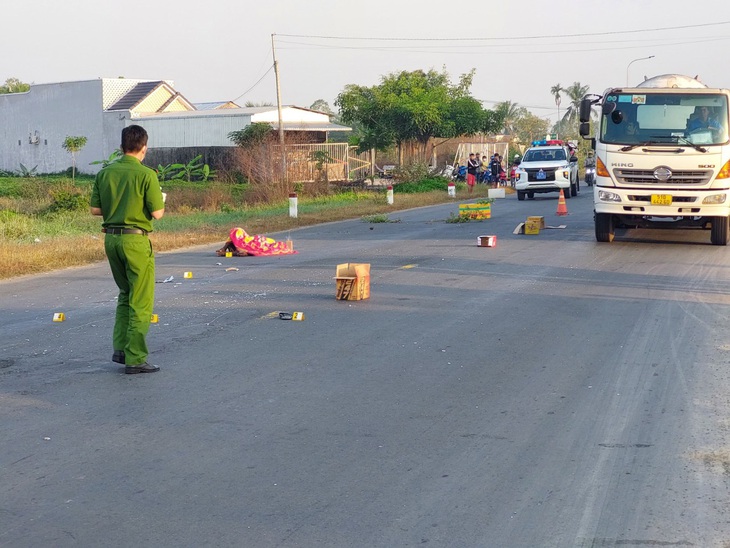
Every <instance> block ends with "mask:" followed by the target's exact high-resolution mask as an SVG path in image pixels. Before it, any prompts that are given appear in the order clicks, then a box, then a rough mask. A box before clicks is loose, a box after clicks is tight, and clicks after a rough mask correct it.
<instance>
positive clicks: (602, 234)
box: [595, 213, 727, 242]
mask: <svg viewBox="0 0 730 548" xmlns="http://www.w3.org/2000/svg"><path fill="white" fill-rule="evenodd" d="M726 220H727V219H726ZM595 223H596V241H597V242H612V241H613V228H614V227H613V215H611V214H609V213H596V219H595Z"/></svg>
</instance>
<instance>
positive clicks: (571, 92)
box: [562, 82, 590, 127]
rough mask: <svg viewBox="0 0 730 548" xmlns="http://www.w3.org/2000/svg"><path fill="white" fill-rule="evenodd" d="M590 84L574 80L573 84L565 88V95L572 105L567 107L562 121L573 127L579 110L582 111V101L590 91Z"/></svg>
mask: <svg viewBox="0 0 730 548" xmlns="http://www.w3.org/2000/svg"><path fill="white" fill-rule="evenodd" d="M589 88H590V86H582V85H581V84H580V82H573V84H572V85H570V86H568V87H567V88H565V89H564V90H563V91H564V92H565V95H567V96H568V99H570V105H568V108H567V109H565V116H563V121H562V123H563V124H565V123H567V124H568V125H569V127H573V126H574V125H575V124H576V121H577V120H578V112H580V102H581V100H582V99H583V97H584V96H585V94H586V93H588V89H589Z"/></svg>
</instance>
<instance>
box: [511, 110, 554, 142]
mask: <svg viewBox="0 0 730 548" xmlns="http://www.w3.org/2000/svg"><path fill="white" fill-rule="evenodd" d="M548 128H549V122H548V121H547V120H546V119H545V118H540V117H539V116H535V115H534V114H532V113H531V112H525V114H524V116H522V117H520V118H519V120H517V122H515V134H516V135H517V137H518V138H519V140H520V142H522V143H528V144H529V143H532V141H535V140H537V139H542V138H544V137H545V134H546V133H547V132H548Z"/></svg>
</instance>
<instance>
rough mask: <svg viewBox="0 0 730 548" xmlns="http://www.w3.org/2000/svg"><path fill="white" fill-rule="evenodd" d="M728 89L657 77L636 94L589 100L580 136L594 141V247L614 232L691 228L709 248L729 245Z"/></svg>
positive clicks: (618, 92) (620, 91)
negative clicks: (594, 114) (701, 232)
mask: <svg viewBox="0 0 730 548" xmlns="http://www.w3.org/2000/svg"><path fill="white" fill-rule="evenodd" d="M728 97H730V91H728V90H726V89H711V88H708V87H707V86H705V85H704V84H703V83H701V82H699V81H698V80H696V79H694V78H689V77H686V76H680V75H675V74H666V75H662V76H656V77H654V78H650V79H648V80H645V81H644V82H642V83H641V84H639V85H638V86H636V87H633V88H613V89H609V90H607V91H606V92H605V93H604V94H603V95H602V96H596V95H587V96H586V97H584V98H583V101H582V102H581V105H580V121H581V126H580V134H581V136H583V138H589V134H590V118H591V109H592V106H593V105H598V106H599V107H600V120H599V121H598V123H597V124H596V132H595V137H593V138H592V141H593V143H592V144H593V148H594V150H595V155H596V178H595V186H594V187H593V207H594V214H595V226H596V240H598V241H599V242H610V241H612V240H613V237H614V230H615V229H616V228H621V227H628V228H656V227H669V228H679V227H695V228H700V229H709V230H710V241H711V242H712V244H714V245H727V243H728V238H729V237H730V143H729V142H728Z"/></svg>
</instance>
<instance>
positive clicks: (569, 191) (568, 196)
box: [563, 185, 573, 200]
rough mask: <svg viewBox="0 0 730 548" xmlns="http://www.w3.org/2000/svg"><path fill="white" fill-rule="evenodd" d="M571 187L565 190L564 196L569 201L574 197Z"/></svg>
mask: <svg viewBox="0 0 730 548" xmlns="http://www.w3.org/2000/svg"><path fill="white" fill-rule="evenodd" d="M570 186H573V185H570ZM570 186H569V187H568V188H564V189H563V196H565V199H566V200H569V199H570V197H571V196H572V194H571V190H570Z"/></svg>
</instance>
